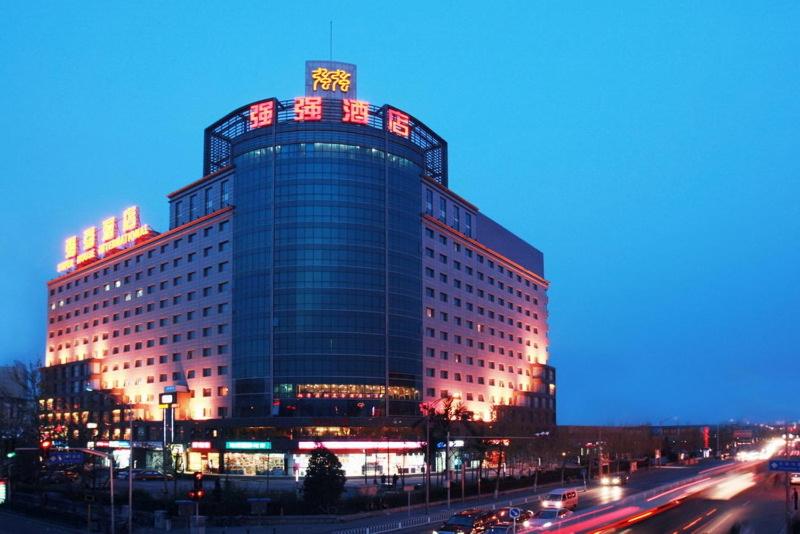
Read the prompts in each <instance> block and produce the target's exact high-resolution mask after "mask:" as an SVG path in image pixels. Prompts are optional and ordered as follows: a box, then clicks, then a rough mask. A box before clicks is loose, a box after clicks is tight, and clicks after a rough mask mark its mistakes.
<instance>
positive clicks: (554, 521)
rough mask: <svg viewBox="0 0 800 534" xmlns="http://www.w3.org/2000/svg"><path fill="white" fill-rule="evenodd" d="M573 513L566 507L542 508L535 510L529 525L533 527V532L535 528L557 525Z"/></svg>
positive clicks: (547, 527) (543, 528)
mask: <svg viewBox="0 0 800 534" xmlns="http://www.w3.org/2000/svg"><path fill="white" fill-rule="evenodd" d="M573 513H574V512H572V511H570V510H567V509H566V508H561V509H555V508H554V509H550V510H542V511H540V512H536V514H535V515H534V517H533V518H532V519H531V520H530V527H531V528H533V529H534V532H535V531H537V530H547V529H549V528H550V527H552V526H557V525H558V524H559V523H560V522H561V521H563V520H565V519H566V518H568V517H570V516H571V515H572V514H573Z"/></svg>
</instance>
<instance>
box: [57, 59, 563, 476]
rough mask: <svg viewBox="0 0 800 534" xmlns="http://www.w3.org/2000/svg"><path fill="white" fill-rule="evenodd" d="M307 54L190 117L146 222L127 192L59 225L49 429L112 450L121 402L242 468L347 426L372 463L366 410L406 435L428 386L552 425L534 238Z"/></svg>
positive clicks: (552, 394) (180, 440)
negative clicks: (98, 216) (158, 208)
mask: <svg viewBox="0 0 800 534" xmlns="http://www.w3.org/2000/svg"><path fill="white" fill-rule="evenodd" d="M312 63H313V64H312V65H310V66H309V69H308V72H307V77H308V78H307V82H308V93H307V94H306V95H305V96H302V97H298V98H295V99H294V100H285V101H280V100H277V99H274V98H269V99H265V100H261V101H258V102H255V103H252V104H248V105H245V106H242V107H241V108H238V109H236V110H234V111H233V112H231V113H229V114H227V115H226V116H224V117H223V118H221V119H219V120H218V121H216V122H215V123H214V124H212V125H211V126H209V127H208V128H207V129H206V131H205V144H204V164H203V177H202V178H201V179H199V180H197V181H195V182H193V183H190V184H188V185H187V186H185V187H183V188H181V189H179V190H178V191H175V192H173V193H171V194H170V195H169V209H170V229H169V230H168V231H167V232H164V233H161V234H158V233H157V232H154V231H153V230H152V229H150V228H149V227H147V226H146V225H144V224H142V223H141V221H140V220H139V212H138V209H136V208H129V209H127V210H125V212H123V213H122V214H121V216H120V217H119V218H109V219H106V220H105V221H103V222H102V223H101V224H99V225H98V226H96V227H95V226H92V227H89V228H88V229H87V230H85V231H84V232H82V233H81V234H76V235H74V236H72V237H71V238H69V239H68V240H67V242H66V245H65V252H66V254H65V258H64V260H63V261H62V263H61V264H60V265H59V268H60V270H61V275H60V276H58V277H57V278H55V279H53V280H51V281H50V282H49V283H48V327H47V348H46V355H45V359H44V363H45V368H44V369H43V377H44V386H43V395H42V397H43V398H42V400H43V408H44V414H43V422H44V426H45V427H46V428H47V429H48V431H49V432H50V433H52V435H53V436H54V437H55V439H57V440H64V441H66V442H69V443H73V442H74V443H82V444H84V445H85V444H86V443H87V442H88V443H90V444H91V445H93V446H104V447H110V448H114V444H115V443H116V445H118V446H121V447H125V446H127V445H129V443H127V444H126V443H122V442H123V441H126V440H128V441H129V440H130V439H131V436H130V434H129V430H128V423H127V422H126V421H127V419H128V417H129V415H130V414H132V415H133V417H134V418H135V419H136V420H137V421H140V422H141V423H140V424H138V425H137V426H138V429H137V431H136V436H135V437H134V441H137V442H139V443H141V444H142V446H147V447H152V448H154V449H158V448H159V447H161V446H162V445H163V442H166V444H167V445H170V444H178V445H181V447H182V450H184V451H186V450H188V451H190V453H191V452H196V453H197V455H196V456H194V457H190V458H189V460H188V461H189V462H190V464H191V463H192V462H193V461H194V462H195V463H196V462H203V463H205V462H210V463H211V464H212V465H217V466H219V465H221V464H223V465H228V466H230V465H231V462H233V465H234V466H236V468H237V469H238V468H239V467H241V469H242V470H243V471H245V472H250V471H251V467H252V465H253V464H255V467H253V468H252V470H264V469H267V468H268V467H269V468H270V469H271V468H283V469H290V467H289V465H290V463H292V462H296V461H300V462H302V458H300V459H299V460H298V459H296V458H295V457H296V456H298V454H297V453H302V451H303V450H305V449H304V447H306V448H307V445H304V443H308V442H309V440H312V439H316V438H319V437H326V439H327V438H332V439H336V438H338V439H342V440H347V439H350V440H352V439H354V438H355V439H358V441H359V443H361V444H362V445H363V446H360V447H358V452H357V453H353V456H354V458H353V459H352V462H353V465H354V466H356V465H361V464H363V465H364V466H366V465H368V464H369V465H372V464H374V463H375V462H378V461H379V460H371V459H369V458H368V456H369V454H370V451H371V450H373V449H381V447H382V445H381V444H380V443H378V442H373V441H364V439H363V436H365V435H371V434H372V433H374V431H375V430H376V429H380V428H381V427H386V426H389V427H391V428H393V429H394V430H393V432H394V433H395V435H396V437H397V439H398V441H397V443H398V445H392V446H391V448H392V450H394V451H395V452H396V453H397V454H404V453H406V452H408V451H410V450H415V451H416V449H417V448H418V444H417V443H416V442H415V441H414V436H415V434H416V433H417V432H418V427H414V426H413V425H414V424H415V423H416V422H417V421H418V419H419V415H420V404H421V403H430V404H433V403H436V402H439V401H440V399H444V398H450V397H452V398H455V399H457V400H458V401H460V402H461V403H463V404H464V406H465V408H466V409H467V410H468V411H469V412H470V414H471V417H472V418H473V419H474V420H479V421H488V420H491V419H493V418H495V417H513V418H514V419H515V420H516V421H518V422H519V423H520V425H523V427H524V428H528V429H534V428H547V427H550V426H552V425H554V424H555V413H556V391H555V369H554V368H553V367H552V366H550V365H549V354H548V340H547V289H548V287H549V284H548V282H547V280H546V279H545V278H544V260H543V255H542V253H541V252H540V251H539V250H537V249H536V248H534V247H533V246H531V245H529V244H527V243H526V242H524V241H523V240H522V239H520V238H518V237H517V236H515V235H514V234H512V233H511V232H510V231H509V230H507V229H505V228H503V227H502V226H500V225H499V224H498V223H497V222H495V221H494V220H492V219H490V218H489V217H487V216H485V215H484V214H482V213H481V212H480V211H479V210H478V208H477V207H476V206H475V205H474V204H472V203H470V202H468V201H467V200H465V199H463V198H462V197H460V196H458V195H457V194H455V193H454V192H453V191H452V190H451V189H450V188H449V180H448V167H447V143H446V142H445V141H444V140H443V139H442V138H441V137H440V136H439V135H438V134H436V133H435V132H434V131H433V130H431V129H430V128H428V127H427V126H426V125H424V124H423V123H422V122H420V121H419V120H417V119H416V118H415V117H413V116H411V115H409V114H408V113H406V112H404V111H401V110H399V109H397V108H394V107H392V106H389V105H383V106H375V105H372V104H368V103H367V102H364V101H360V100H356V96H355V89H356V87H355V70H354V66H352V65H351V66H348V65H347V64H330V65H328V64H326V63H324V62H312ZM351 67H352V69H351ZM513 209H517V210H519V209H527V206H526V205H524V204H520V205H519V206H517V207H515V208H513ZM165 394H166V395H169V396H170V399H169V401H165V400H164V398H165V397H163V395H165ZM162 402H169V405H170V409H169V410H166V411H165V410H164V408H163V404H162ZM172 407H174V413H173V411H172ZM165 416H166V417H167V418H168V419H169V420H168V424H166V425H163V424H161V423H160V422H161V421H162V419H163V417H165ZM89 423H96V424H97V428H96V429H92V430H87V426H86V425H87V424H89ZM91 426H94V424H93V425H91ZM173 427H174V428H175V431H174V434H173V432H172V428H173ZM385 438H386V436H384V439H385ZM253 440H256V441H257V442H258V443H262V444H263V445H259V446H255V445H252V446H248V445H246V444H244V445H243V442H244V441H253ZM231 443H233V445H231ZM311 443H313V442H311ZM267 444H268V445H267ZM375 444H377V445H375ZM331 446H332V447H333V448H334V449H335V448H336V447H339V448H340V449H341V450H343V451H347V450H349V449H352V447H350V446H349V445H342V444H338V443H333V444H331ZM248 447H256V448H255V449H248ZM257 447H262V448H261V449H257ZM267 447H269V449H268V450H269V451H272V452H265V450H267V449H266V448H267ZM243 450H246V451H247V453H244V452H241V451H243ZM234 451H236V452H234ZM243 454H262V455H265V456H266V459H263V458H261V459H259V460H258V461H256V462H252V461H251V460H252V456H247V457H246V458H245V457H243V456H242V455H243ZM409 454H410V453H409ZM415 454H416V452H415ZM224 456H227V460H225V459H224ZM380 461H383V460H380ZM356 462H360V463H356ZM410 463H413V462H410ZM387 464H388V461H387ZM417 467H418V466H417ZM364 469H366V467H364ZM384 469H385V470H386V472H388V471H389V469H390V466H389V465H386V466H385V468H384ZM353 470H356V471H357V468H356V467H354V468H353Z"/></svg>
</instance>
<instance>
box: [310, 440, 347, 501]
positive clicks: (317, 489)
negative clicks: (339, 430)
mask: <svg viewBox="0 0 800 534" xmlns="http://www.w3.org/2000/svg"><path fill="white" fill-rule="evenodd" d="M345 482H346V480H345V476H344V471H343V470H342V463H341V462H340V461H339V458H338V457H337V456H336V455H335V454H334V453H332V452H331V451H329V450H328V449H326V448H325V447H317V448H316V449H314V452H312V453H311V457H310V458H309V459H308V468H307V469H306V476H305V478H304V479H303V500H304V501H305V502H306V503H307V504H309V505H311V506H313V507H314V508H315V509H320V510H322V511H323V512H325V511H328V510H329V509H330V508H331V506H333V505H334V504H336V502H338V501H339V498H340V497H341V496H342V492H343V491H344V484H345Z"/></svg>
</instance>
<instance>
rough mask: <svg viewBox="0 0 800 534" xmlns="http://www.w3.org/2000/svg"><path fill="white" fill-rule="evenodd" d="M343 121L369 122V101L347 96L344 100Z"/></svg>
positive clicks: (354, 122)
mask: <svg viewBox="0 0 800 534" xmlns="http://www.w3.org/2000/svg"><path fill="white" fill-rule="evenodd" d="M342 122H350V123H353V124H368V123H369V102H365V101H364V100H353V99H350V98H345V99H344V100H342Z"/></svg>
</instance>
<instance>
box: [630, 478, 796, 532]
mask: <svg viewBox="0 0 800 534" xmlns="http://www.w3.org/2000/svg"><path fill="white" fill-rule="evenodd" d="M737 524H742V525H747V526H748V527H749V528H750V529H751V530H749V531H745V530H743V531H742V532H753V533H758V534H761V533H764V534H767V533H776V534H777V533H779V532H782V529H783V528H784V525H785V521H784V486H783V479H782V477H781V478H780V479H779V481H778V482H777V483H776V478H775V477H774V475H770V474H768V473H764V472H761V473H757V474H756V473H743V474H740V475H737V476H736V477H733V478H732V479H729V480H726V481H724V482H722V483H720V484H717V485H715V486H713V487H712V488H709V489H707V490H705V491H703V492H701V493H699V494H697V495H696V496H693V497H691V498H689V499H686V500H685V501H683V502H682V503H681V504H680V505H678V506H676V507H675V508H672V509H669V510H667V511H665V512H662V513H660V514H658V515H656V516H655V517H653V518H652V519H650V520H647V521H644V522H642V523H639V524H637V525H635V526H633V527H631V528H628V529H626V530H621V531H619V532H624V533H630V534H656V533H659V534H660V533H664V532H669V533H676V532H687V533H697V534H701V533H702V534H714V533H720V534H722V533H724V534H727V533H728V532H730V529H731V528H732V527H733V526H734V525H737Z"/></svg>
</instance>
